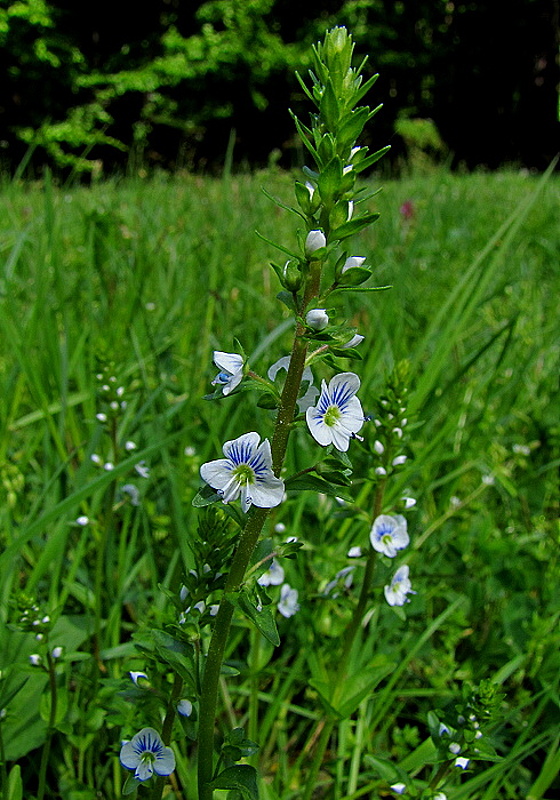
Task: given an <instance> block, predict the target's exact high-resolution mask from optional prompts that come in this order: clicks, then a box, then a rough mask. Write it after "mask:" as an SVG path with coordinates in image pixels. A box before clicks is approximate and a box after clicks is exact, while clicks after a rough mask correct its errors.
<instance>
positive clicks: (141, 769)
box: [119, 728, 175, 781]
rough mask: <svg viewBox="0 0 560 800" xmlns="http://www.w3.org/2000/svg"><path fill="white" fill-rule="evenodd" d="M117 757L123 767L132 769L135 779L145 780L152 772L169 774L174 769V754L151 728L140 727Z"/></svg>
mask: <svg viewBox="0 0 560 800" xmlns="http://www.w3.org/2000/svg"><path fill="white" fill-rule="evenodd" d="M119 759H120V762H121V764H122V765H123V767H126V769H133V770H134V777H135V778H136V780H137V781H147V780H148V778H151V776H152V775H153V773H154V772H155V773H156V775H171V773H172V772H173V770H174V769H175V755H174V753H173V750H172V749H171V748H170V747H166V746H165V745H164V743H163V742H162V741H161V737H160V735H159V733H158V732H157V731H155V730H154V729H153V728H142V730H141V731H139V732H138V733H136V734H135V735H134V736H133V737H132V739H131V740H130V741H129V742H124V744H123V746H122V747H121V752H120V755H119Z"/></svg>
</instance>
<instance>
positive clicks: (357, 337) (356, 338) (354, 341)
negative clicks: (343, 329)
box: [342, 333, 366, 350]
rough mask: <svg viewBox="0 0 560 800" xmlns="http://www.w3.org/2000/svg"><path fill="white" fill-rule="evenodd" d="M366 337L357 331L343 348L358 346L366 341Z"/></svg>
mask: <svg viewBox="0 0 560 800" xmlns="http://www.w3.org/2000/svg"><path fill="white" fill-rule="evenodd" d="M365 338H366V337H365V336H362V335H361V334H359V333H355V334H354V336H352V338H351V339H349V340H348V341H347V342H346V344H343V345H342V349H343V350H348V349H349V348H350V347H357V346H358V345H359V344H361V343H362V342H363V341H364V339H365Z"/></svg>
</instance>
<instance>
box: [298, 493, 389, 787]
mask: <svg viewBox="0 0 560 800" xmlns="http://www.w3.org/2000/svg"><path fill="white" fill-rule="evenodd" d="M384 494H385V481H382V482H381V483H379V484H378V485H377V488H376V490H375V495H374V500H373V509H372V520H374V519H375V518H376V517H378V516H379V514H380V513H381V510H382V508H383V495H384ZM376 557H377V553H376V551H375V550H373V548H372V549H370V551H369V555H368V558H367V561H366V568H365V571H364V577H363V580H362V588H361V590H360V596H359V598H358V602H357V604H356V607H355V608H354V612H353V614H352V619H351V620H350V622H349V623H348V626H347V628H346V630H345V631H344V636H343V639H342V653H341V655H340V660H339V667H338V671H337V674H336V678H335V682H334V685H335V689H334V692H333V696H332V706H333V707H334V708H336V706H337V703H338V700H339V699H340V694H341V692H342V689H343V687H344V685H345V682H346V678H347V677H348V676H347V671H348V662H349V660H350V653H351V652H352V646H353V644H354V641H355V639H356V636H357V634H358V631H359V630H360V626H361V624H362V619H363V618H364V614H365V612H366V607H367V602H368V597H369V592H370V587H371V582H372V580H373V573H374V571H375V562H376ZM337 719H338V718H337V717H336V716H335V715H333V714H329V715H325V716H324V717H322V719H321V720H320V721H319V723H318V724H319V725H322V726H323V727H322V730H321V734H320V737H319V741H318V742H317V746H316V748H315V754H314V756H313V760H312V762H311V766H310V768H309V773H308V775H307V780H306V784H305V791H304V794H303V800H309V799H310V798H311V796H312V794H313V792H314V790H315V784H316V781H317V775H318V774H319V770H320V768H321V764H322V763H323V758H324V756H325V751H326V749H327V747H328V744H329V740H330V738H331V734H332V731H333V728H334V726H335V724H336V722H337Z"/></svg>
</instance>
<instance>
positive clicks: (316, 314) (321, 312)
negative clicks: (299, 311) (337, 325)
mask: <svg viewBox="0 0 560 800" xmlns="http://www.w3.org/2000/svg"><path fill="white" fill-rule="evenodd" d="M305 324H306V325H308V326H309V327H310V328H313V329H314V330H316V331H322V330H324V329H325V328H326V327H327V325H328V324H329V315H328V314H327V312H326V311H325V309H324V308H312V309H311V311H308V312H307V314H306V317H305Z"/></svg>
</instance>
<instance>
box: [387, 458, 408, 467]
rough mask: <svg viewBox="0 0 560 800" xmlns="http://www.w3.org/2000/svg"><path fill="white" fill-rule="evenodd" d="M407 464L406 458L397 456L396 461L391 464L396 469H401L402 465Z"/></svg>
mask: <svg viewBox="0 0 560 800" xmlns="http://www.w3.org/2000/svg"><path fill="white" fill-rule="evenodd" d="M405 462H406V456H396V457H395V458H394V459H393V460H392V461H391V464H392V465H393V466H394V467H400V466H401V464H404V463H405Z"/></svg>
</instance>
